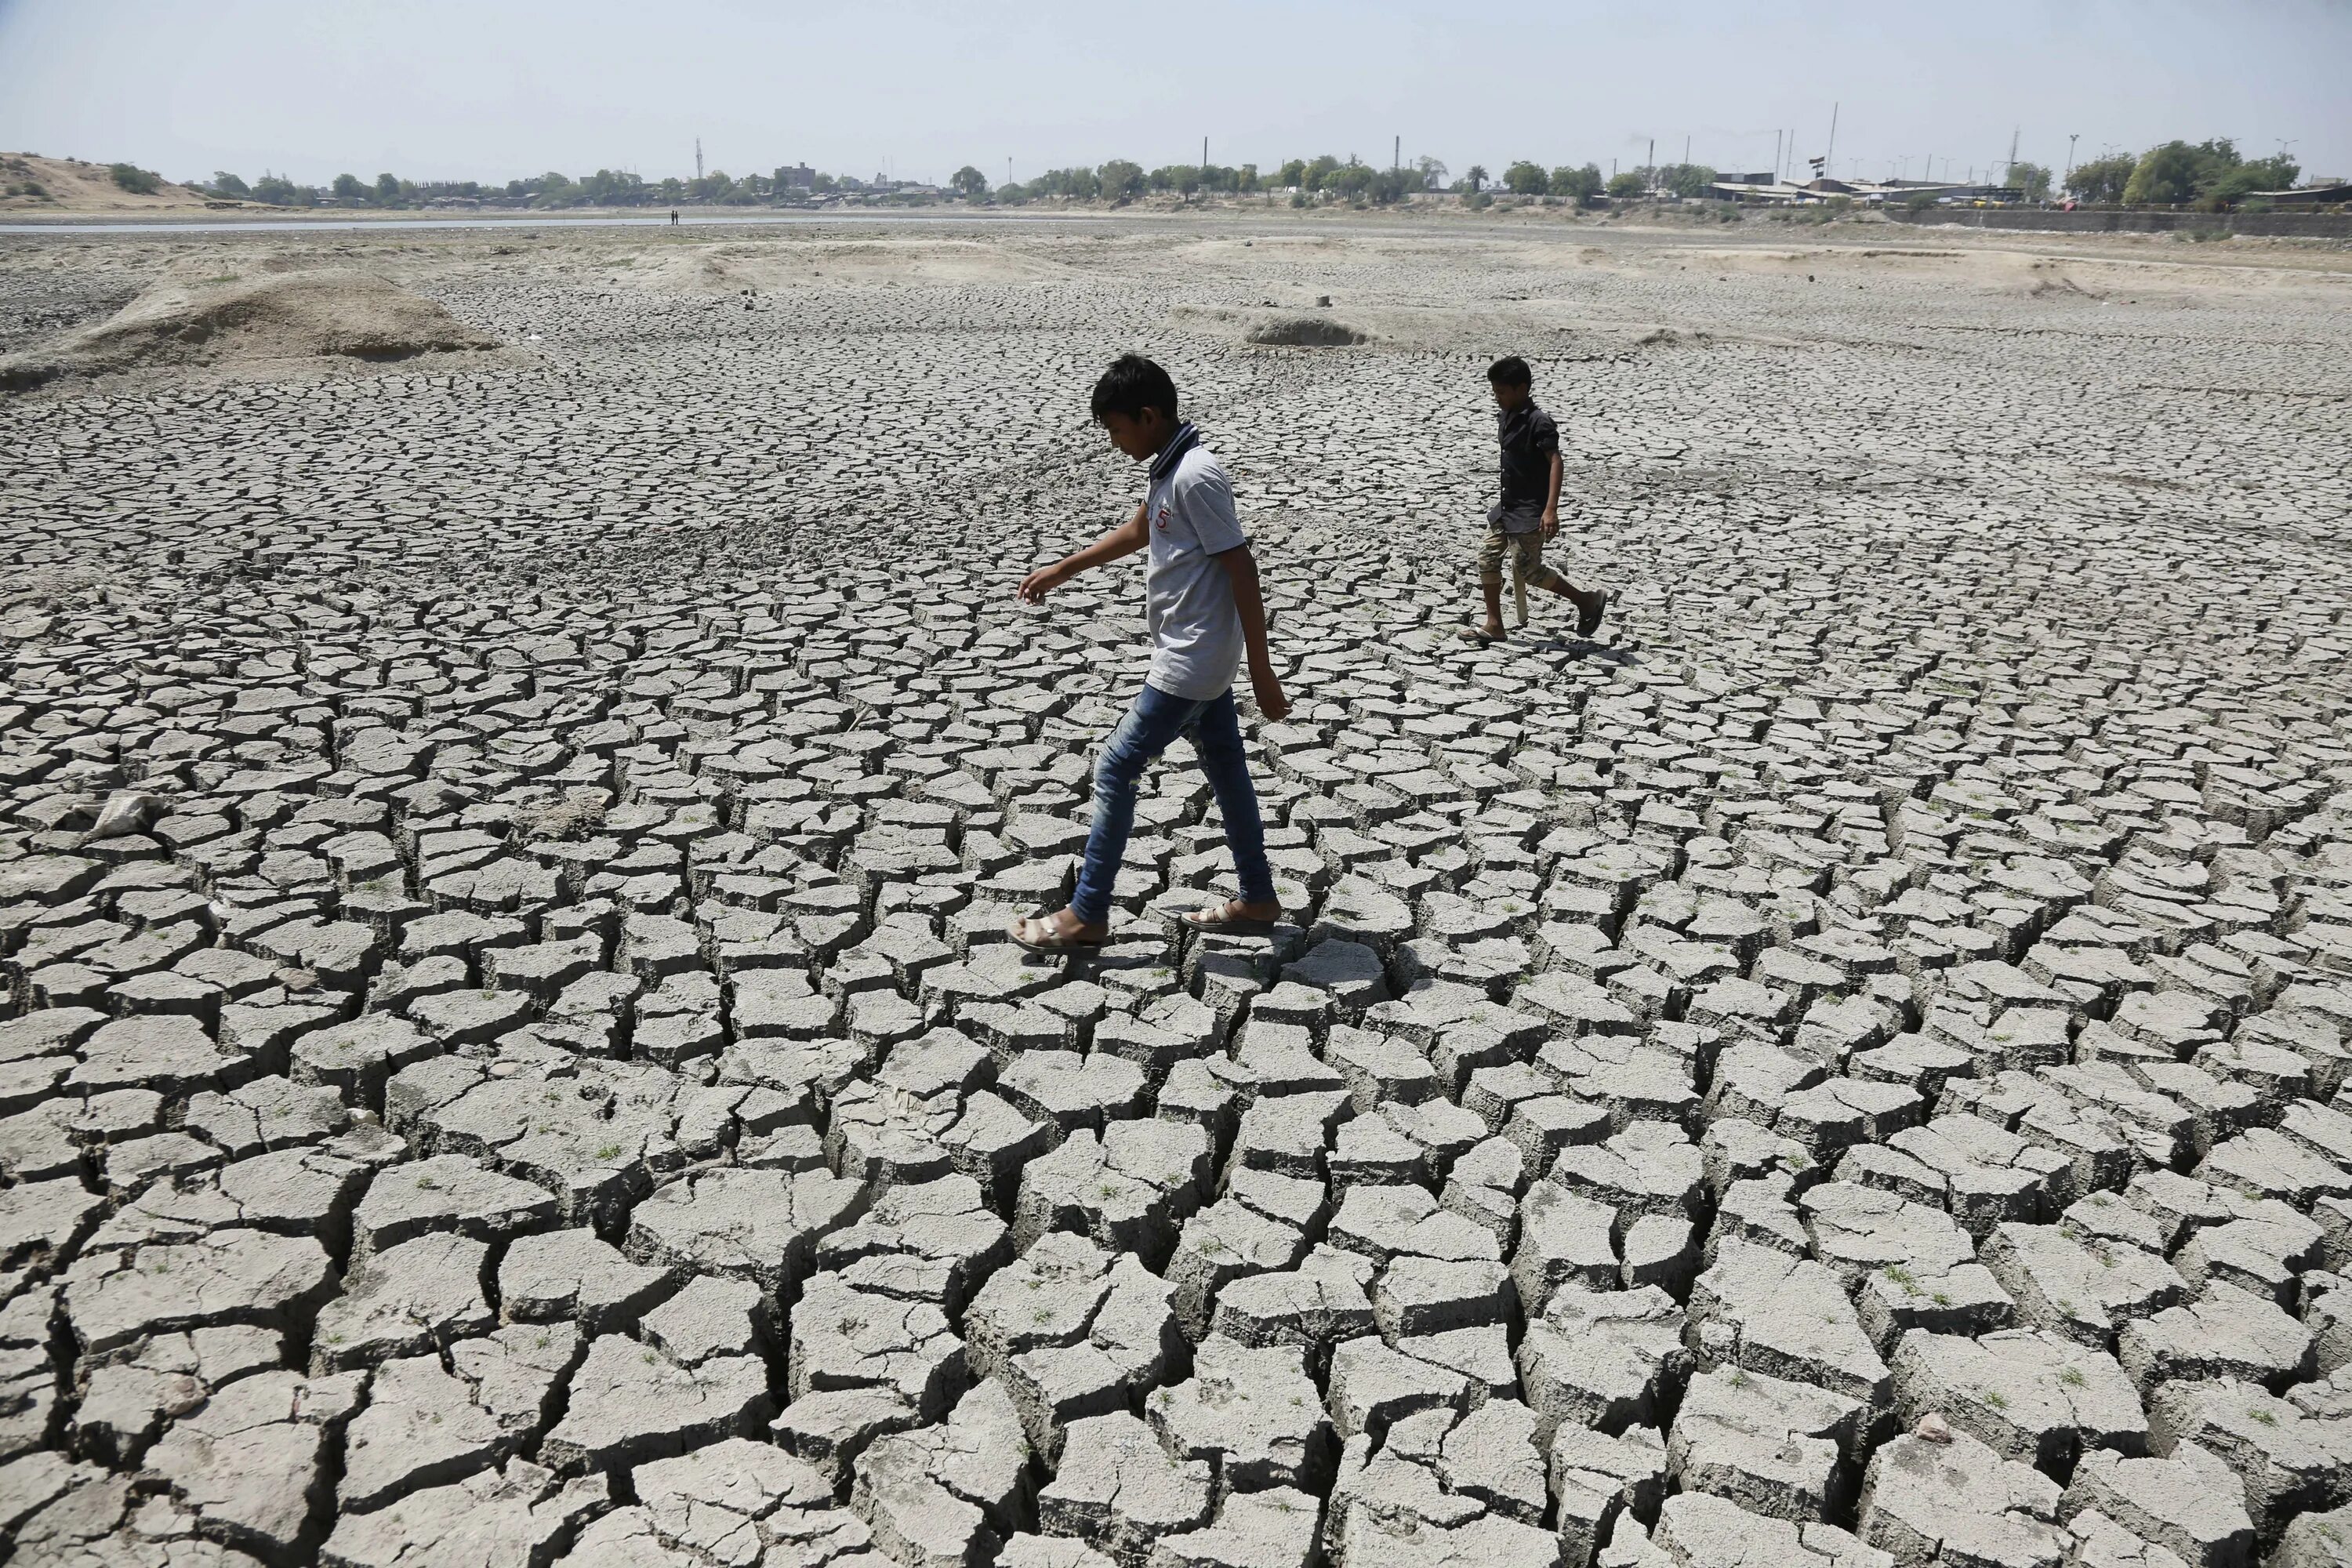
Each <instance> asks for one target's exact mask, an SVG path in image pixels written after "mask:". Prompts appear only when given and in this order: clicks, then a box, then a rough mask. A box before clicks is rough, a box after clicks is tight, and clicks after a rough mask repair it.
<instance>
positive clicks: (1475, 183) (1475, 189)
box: [1462, 163, 1486, 196]
mask: <svg viewBox="0 0 2352 1568" xmlns="http://www.w3.org/2000/svg"><path fill="white" fill-rule="evenodd" d="M1462 183H1463V184H1465V185H1466V186H1468V187H1469V190H1470V194H1471V195H1474V196H1475V195H1477V194H1478V193H1479V192H1480V191H1482V190H1485V189H1486V164H1484V163H1473V164H1471V165H1470V172H1469V173H1468V174H1465V175H1463V176H1462Z"/></svg>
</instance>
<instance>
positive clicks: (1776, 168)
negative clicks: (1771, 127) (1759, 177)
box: [1772, 131, 1780, 185]
mask: <svg viewBox="0 0 2352 1568" xmlns="http://www.w3.org/2000/svg"><path fill="white" fill-rule="evenodd" d="M1772 183H1773V184H1776V185H1777V184H1780V132H1778V131H1775V132H1772Z"/></svg>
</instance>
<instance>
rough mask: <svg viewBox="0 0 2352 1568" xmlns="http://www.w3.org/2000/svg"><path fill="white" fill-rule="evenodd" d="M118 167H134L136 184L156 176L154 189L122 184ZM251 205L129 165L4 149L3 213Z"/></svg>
mask: <svg viewBox="0 0 2352 1568" xmlns="http://www.w3.org/2000/svg"><path fill="white" fill-rule="evenodd" d="M118 167H121V168H125V169H131V174H130V176H129V178H130V179H131V182H132V184H134V185H136V184H144V183H145V182H146V181H148V180H152V181H154V186H155V188H154V189H153V190H152V191H142V190H136V189H132V188H131V187H130V186H126V185H124V184H122V183H121V181H118V180H117V179H116V178H115V177H114V171H115V169H116V168H118ZM244 205H248V204H246V203H243V202H223V201H220V200H219V199H218V198H216V197H214V196H208V195H205V193H204V192H202V191H200V190H197V189H195V188H194V186H192V185H178V184H173V183H172V182H171V181H169V180H166V179H163V178H162V177H161V176H159V175H156V174H153V173H152V172H151V171H147V170H141V169H135V168H132V166H131V165H130V164H127V163H125V164H120V165H118V164H113V163H84V162H82V161H81V160H80V159H79V158H44V157H42V156H41V155H40V154H39V153H0V213H5V214H10V215H16V214H24V215H26V216H30V215H35V214H41V213H56V214H58V215H60V216H63V215H68V214H74V213H90V214H100V215H105V216H130V215H131V214H135V213H158V214H164V213H189V212H203V211H205V210H206V209H207V208H216V207H239V206H244Z"/></svg>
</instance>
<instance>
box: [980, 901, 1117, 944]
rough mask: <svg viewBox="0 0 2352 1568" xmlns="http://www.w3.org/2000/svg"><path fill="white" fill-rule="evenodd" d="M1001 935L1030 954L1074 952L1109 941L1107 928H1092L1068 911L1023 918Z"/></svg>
mask: <svg viewBox="0 0 2352 1568" xmlns="http://www.w3.org/2000/svg"><path fill="white" fill-rule="evenodd" d="M1004 934H1005V935H1007V936H1009V937H1011V938H1012V939H1013V941H1014V942H1019V943H1020V944H1021V945H1022V946H1023V947H1025V948H1027V949H1028V950H1029V951H1030V952H1076V951H1078V950H1079V949H1081V948H1088V947H1100V946H1101V945H1102V944H1103V943H1104V942H1106V941H1108V939H1109V937H1110V928H1109V927H1108V926H1092V925H1088V924H1087V922H1086V921H1082V920H1080V919H1078V917H1077V915H1076V913H1075V912H1073V911H1072V910H1055V911H1054V912H1053V913H1052V914H1050V915H1024V916H1022V917H1021V918H1020V919H1019V920H1017V921H1013V923H1012V924H1011V925H1009V926H1006V927H1005V928H1004Z"/></svg>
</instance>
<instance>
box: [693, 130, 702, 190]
mask: <svg viewBox="0 0 2352 1568" xmlns="http://www.w3.org/2000/svg"><path fill="white" fill-rule="evenodd" d="M694 177H695V179H696V180H697V181H698V182H699V181H700V180H701V178H702V138H701V137H699V136H698V137H696V138H695V139H694Z"/></svg>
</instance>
